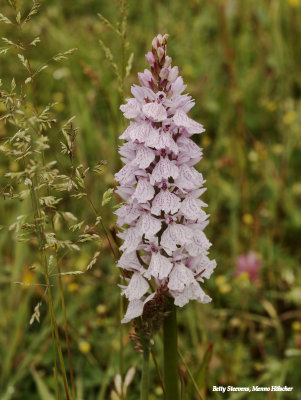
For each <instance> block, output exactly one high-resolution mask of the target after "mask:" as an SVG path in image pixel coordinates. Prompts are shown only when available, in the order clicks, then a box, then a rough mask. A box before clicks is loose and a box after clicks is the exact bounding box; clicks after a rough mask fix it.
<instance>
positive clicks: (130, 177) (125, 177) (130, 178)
mask: <svg viewBox="0 0 301 400" xmlns="http://www.w3.org/2000/svg"><path fill="white" fill-rule="evenodd" d="M136 170H137V166H136V165H131V164H125V166H124V167H122V168H121V170H120V171H119V172H117V173H116V174H115V176H114V178H115V180H116V181H117V182H120V183H122V184H123V185H126V184H129V185H130V184H133V183H134V182H135V175H134V172H135V171H136Z"/></svg>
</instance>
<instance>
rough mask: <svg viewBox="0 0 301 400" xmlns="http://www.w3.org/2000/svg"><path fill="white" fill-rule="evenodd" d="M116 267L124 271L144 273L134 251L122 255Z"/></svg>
mask: <svg viewBox="0 0 301 400" xmlns="http://www.w3.org/2000/svg"><path fill="white" fill-rule="evenodd" d="M117 265H118V267H119V268H122V269H126V270H127V271H140V272H142V271H144V268H143V267H142V265H141V264H140V262H139V260H138V257H137V254H136V251H132V252H131V253H122V254H121V257H120V258H119V260H118V263H117Z"/></svg>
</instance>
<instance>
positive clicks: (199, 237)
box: [185, 226, 211, 256]
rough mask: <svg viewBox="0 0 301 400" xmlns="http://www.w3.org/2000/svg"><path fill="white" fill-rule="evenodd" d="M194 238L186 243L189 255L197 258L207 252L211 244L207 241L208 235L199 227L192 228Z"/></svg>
mask: <svg viewBox="0 0 301 400" xmlns="http://www.w3.org/2000/svg"><path fill="white" fill-rule="evenodd" d="M190 229H191V232H192V237H191V240H190V241H189V242H188V243H186V245H185V247H186V250H187V251H188V253H189V254H190V255H192V256H197V255H199V254H201V253H204V252H207V250H208V249H209V247H210V246H211V243H210V242H209V240H208V239H207V237H206V235H205V234H204V232H203V231H202V230H200V229H199V228H198V226H192V227H191V228H190Z"/></svg>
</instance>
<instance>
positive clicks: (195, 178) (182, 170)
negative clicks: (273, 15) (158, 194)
mask: <svg viewBox="0 0 301 400" xmlns="http://www.w3.org/2000/svg"><path fill="white" fill-rule="evenodd" d="M204 182H205V181H204V179H203V175H202V174H200V173H199V172H198V171H197V170H196V169H195V168H193V167H189V166H188V165H186V164H184V165H181V166H180V167H179V176H178V178H177V179H176V180H175V185H176V186H178V187H179V188H180V189H183V190H195V189H198V188H199V187H200V186H202V185H203V184H204Z"/></svg>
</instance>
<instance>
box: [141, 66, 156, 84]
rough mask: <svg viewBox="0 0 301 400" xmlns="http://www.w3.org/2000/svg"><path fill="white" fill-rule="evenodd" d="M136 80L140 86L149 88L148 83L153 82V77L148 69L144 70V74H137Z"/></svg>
mask: <svg viewBox="0 0 301 400" xmlns="http://www.w3.org/2000/svg"><path fill="white" fill-rule="evenodd" d="M138 78H139V81H140V83H141V85H142V86H146V87H148V86H149V82H151V81H152V80H153V75H152V73H151V72H150V70H149V69H145V70H144V72H138Z"/></svg>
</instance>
